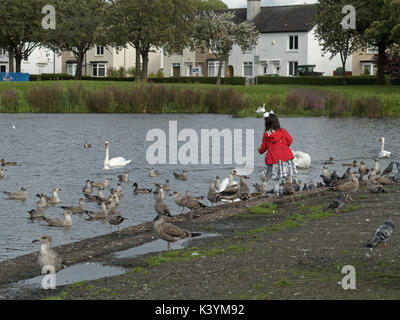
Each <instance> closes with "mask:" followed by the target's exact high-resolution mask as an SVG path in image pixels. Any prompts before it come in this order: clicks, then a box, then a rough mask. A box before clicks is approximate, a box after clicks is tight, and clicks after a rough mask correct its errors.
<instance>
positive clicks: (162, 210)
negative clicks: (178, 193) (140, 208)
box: [154, 189, 172, 217]
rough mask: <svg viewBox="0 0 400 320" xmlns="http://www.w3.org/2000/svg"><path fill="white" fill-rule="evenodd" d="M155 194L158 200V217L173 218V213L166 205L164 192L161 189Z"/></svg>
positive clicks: (155, 206)
mask: <svg viewBox="0 0 400 320" xmlns="http://www.w3.org/2000/svg"><path fill="white" fill-rule="evenodd" d="M154 194H155V200H156V202H155V203H154V210H155V211H156V213H157V214H158V215H163V216H168V217H172V215H171V212H170V211H169V208H168V206H167V204H166V203H165V196H164V190H163V189H159V190H158V191H155V192H154Z"/></svg>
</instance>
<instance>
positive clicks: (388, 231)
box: [365, 219, 394, 248]
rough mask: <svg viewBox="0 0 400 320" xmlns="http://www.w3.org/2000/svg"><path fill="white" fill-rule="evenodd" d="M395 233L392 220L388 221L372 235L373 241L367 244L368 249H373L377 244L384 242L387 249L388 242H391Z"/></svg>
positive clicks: (370, 240)
mask: <svg viewBox="0 0 400 320" xmlns="http://www.w3.org/2000/svg"><path fill="white" fill-rule="evenodd" d="M393 231H394V225H393V221H392V219H389V220H387V221H386V222H385V223H384V224H382V225H380V226H379V227H378V229H376V231H375V233H374V234H373V235H372V237H371V239H369V241H368V242H367V243H366V244H365V246H366V247H369V248H372V247H374V246H375V245H377V244H380V243H381V242H383V246H385V247H387V246H388V245H387V244H386V241H388V240H389V238H390V236H391V235H392V233H393Z"/></svg>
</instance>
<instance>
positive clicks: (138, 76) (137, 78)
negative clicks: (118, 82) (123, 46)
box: [135, 46, 142, 81]
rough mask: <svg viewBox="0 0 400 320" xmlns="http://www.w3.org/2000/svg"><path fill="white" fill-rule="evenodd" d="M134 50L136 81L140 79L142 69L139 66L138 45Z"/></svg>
mask: <svg viewBox="0 0 400 320" xmlns="http://www.w3.org/2000/svg"><path fill="white" fill-rule="evenodd" d="M135 51H136V64H135V68H136V70H135V80H136V81H142V70H141V67H140V54H141V52H140V49H139V46H136V47H135Z"/></svg>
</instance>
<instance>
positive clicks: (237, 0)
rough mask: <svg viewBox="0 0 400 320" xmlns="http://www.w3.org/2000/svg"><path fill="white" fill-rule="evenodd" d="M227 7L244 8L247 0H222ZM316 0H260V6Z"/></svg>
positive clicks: (312, 0) (312, 1)
mask: <svg viewBox="0 0 400 320" xmlns="http://www.w3.org/2000/svg"><path fill="white" fill-rule="evenodd" d="M222 1H223V2H225V3H226V4H227V5H228V7H229V8H245V7H246V6H247V0H222ZM315 2H317V0H262V1H261V6H262V7H266V6H284V5H288V4H303V3H315Z"/></svg>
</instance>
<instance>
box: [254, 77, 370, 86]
mask: <svg viewBox="0 0 400 320" xmlns="http://www.w3.org/2000/svg"><path fill="white" fill-rule="evenodd" d="M257 83H258V84H301V85H320V86H324V85H326V86H339V85H342V84H343V83H342V78H341V77H269V76H259V77H257ZM346 84H347V85H372V84H375V77H374V76H352V77H347V78H346Z"/></svg>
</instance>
